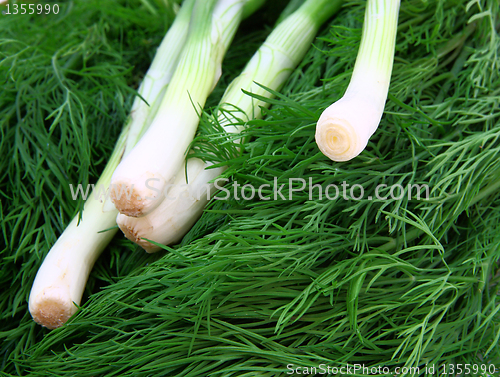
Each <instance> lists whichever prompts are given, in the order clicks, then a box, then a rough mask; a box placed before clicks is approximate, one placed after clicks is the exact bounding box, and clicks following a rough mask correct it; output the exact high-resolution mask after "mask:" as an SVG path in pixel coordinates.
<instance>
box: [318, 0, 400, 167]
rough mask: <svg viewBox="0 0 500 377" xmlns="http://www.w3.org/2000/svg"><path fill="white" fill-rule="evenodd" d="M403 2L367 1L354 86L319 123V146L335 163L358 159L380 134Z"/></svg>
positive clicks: (352, 80) (350, 86) (331, 107)
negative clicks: (401, 3) (372, 137)
mask: <svg viewBox="0 0 500 377" xmlns="http://www.w3.org/2000/svg"><path fill="white" fill-rule="evenodd" d="M399 5H400V0H368V2H367V5H366V12H365V21H364V24H363V34H362V36H361V45H360V47H359V52H358V57H357V59H356V64H355V66H354V71H353V73H352V78H351V82H350V83H349V86H348V87H347V90H346V92H345V94H344V96H343V97H342V98H341V99H340V100H338V101H337V102H335V103H333V104H332V105H331V106H329V107H328V108H327V109H326V110H325V111H323V113H322V114H321V117H320V118H319V120H318V123H317V126H316V143H317V144H318V148H319V149H320V150H321V152H323V154H324V155H325V156H327V157H329V158H330V159H331V160H333V161H339V162H340V161H348V160H351V159H353V158H354V157H356V156H357V155H359V154H360V153H361V152H362V151H363V150H364V149H365V147H366V145H367V144H368V140H369V139H370V137H371V136H372V135H373V133H374V132H375V131H376V130H377V128H378V125H379V123H380V119H381V118H382V114H383V112H384V105H385V101H386V99H387V93H388V91H389V83H390V79H391V72H392V64H393V60H394V46H395V43H396V30H397V24H398V13H399Z"/></svg>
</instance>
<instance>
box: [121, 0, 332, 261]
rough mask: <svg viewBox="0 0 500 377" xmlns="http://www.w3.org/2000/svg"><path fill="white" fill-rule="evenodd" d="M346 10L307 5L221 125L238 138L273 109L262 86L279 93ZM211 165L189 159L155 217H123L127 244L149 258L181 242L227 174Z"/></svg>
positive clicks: (325, 1)
mask: <svg viewBox="0 0 500 377" xmlns="http://www.w3.org/2000/svg"><path fill="white" fill-rule="evenodd" d="M341 4H342V1H341V0H336V1H331V0H320V1H318V0H308V1H306V2H305V3H304V4H303V5H302V6H301V7H300V8H299V9H298V10H296V11H295V12H294V13H292V14H291V15H290V16H289V17H287V18H286V19H285V20H284V21H283V22H281V23H280V24H279V25H278V26H277V27H276V28H275V29H274V30H273V32H272V33H271V34H270V35H269V37H268V38H267V39H266V41H265V42H264V44H263V45H262V46H261V47H260V48H259V50H258V51H257V52H256V53H255V55H254V56H253V57H252V59H251V60H250V61H249V63H248V64H247V65H246V67H245V68H244V70H243V72H242V73H241V74H240V75H239V76H238V77H237V78H236V79H235V80H234V81H233V82H232V83H231V84H230V85H229V87H228V88H227V90H226V92H225V93H224V96H223V98H222V99H221V101H220V105H219V109H220V113H219V115H218V120H217V123H218V124H220V125H223V126H224V128H225V130H226V131H227V132H230V133H238V132H240V131H241V130H242V128H243V126H234V124H238V123H240V124H241V121H242V120H243V122H246V121H248V120H251V119H257V118H260V117H261V115H262V108H266V107H268V106H269V103H268V102H264V100H263V99H266V98H272V97H273V95H272V92H270V91H268V90H266V89H264V88H263V87H262V85H264V86H266V87H268V88H269V89H271V90H274V91H276V90H279V89H280V88H281V87H282V85H283V84H284V83H285V81H286V80H287V79H288V77H289V75H290V74H291V72H292V71H293V69H294V68H295V67H296V66H297V64H299V62H300V61H301V60H302V58H303V56H304V55H305V53H306V52H307V50H308V49H309V48H310V46H311V42H312V41H313V39H314V37H315V36H316V33H317V32H318V30H319V28H320V26H321V25H322V24H323V23H324V22H325V21H326V20H327V19H328V18H330V17H331V16H332V15H333V14H334V13H335V12H336V11H338V9H339V8H340V6H341ZM257 83H259V84H260V85H259V84H257ZM243 90H245V91H247V92H251V93H252V94H253V95H256V96H259V97H260V98H261V99H257V98H255V97H254V96H250V95H248V94H246V93H245V92H244V91H243ZM186 165H187V166H186ZM211 165H212V164H210V163H204V162H203V161H201V160H199V159H197V158H190V159H189V160H188V161H187V163H185V164H184V165H183V166H182V167H181V168H180V169H179V171H178V172H177V177H176V180H175V181H174V183H173V188H172V189H171V190H169V192H168V196H167V197H166V198H165V199H164V200H163V201H162V202H161V204H160V205H159V206H158V207H157V208H156V209H155V210H154V211H152V212H151V213H149V214H148V215H147V216H143V217H139V218H134V217H129V216H126V215H124V214H119V215H118V217H117V220H116V222H117V223H118V226H119V227H120V229H121V230H122V231H123V232H124V234H125V235H126V236H127V238H129V239H130V240H132V241H134V242H136V243H137V244H139V245H140V246H141V247H143V248H144V249H145V250H146V251H147V252H155V251H158V250H160V247H159V246H157V245H154V244H152V243H150V242H148V241H147V240H152V241H155V242H156V243H160V244H165V245H168V244H172V243H174V242H177V241H179V240H180V239H181V238H182V237H183V236H184V234H185V233H186V232H187V231H188V230H189V229H190V228H191V226H192V225H193V224H194V222H195V221H196V220H197V219H198V218H199V217H200V215H201V213H202V212H203V209H204V207H205V205H206V204H207V202H208V200H209V199H210V197H211V195H212V194H213V193H214V192H215V188H216V186H215V183H213V182H212V181H214V180H215V179H216V178H217V177H218V176H219V175H220V174H221V173H222V172H223V171H224V170H225V168H223V167H219V168H210V167H211ZM186 172H187V175H186ZM220 184H221V182H219V185H220ZM219 187H220V186H219Z"/></svg>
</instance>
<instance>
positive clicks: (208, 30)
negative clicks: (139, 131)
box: [111, 0, 245, 217]
mask: <svg viewBox="0 0 500 377" xmlns="http://www.w3.org/2000/svg"><path fill="white" fill-rule="evenodd" d="M244 4H245V0H219V1H216V0H197V1H196V4H195V6H194V9H193V16H192V19H191V25H190V31H189V36H188V39H187V41H186V46H185V48H184V51H183V53H182V56H181V60H180V62H179V65H178V66H177V69H176V71H175V73H174V75H173V77H172V81H171V83H170V85H169V87H168V89H167V92H166V93H165V96H164V98H163V100H162V102H161V104H160V105H159V109H158V112H157V114H156V117H155V118H154V120H153V122H152V124H151V126H150V127H149V129H148V131H147V132H146V133H145V134H144V136H143V137H142V138H141V140H140V141H139V142H138V143H137V145H136V147H135V148H134V149H133V150H132V151H131V153H130V154H129V155H128V156H126V157H125V158H124V159H123V160H122V162H121V163H120V164H119V165H118V167H117V168H116V170H115V172H114V174H113V177H112V180H111V181H112V185H113V187H117V188H119V190H120V192H126V193H127V194H126V195H120V196H119V197H118V196H117V195H116V192H113V191H112V192H111V199H112V200H113V203H114V204H115V206H116V208H117V209H118V210H119V211H120V213H123V214H126V215H128V216H134V217H139V216H143V215H146V214H147V213H149V212H151V211H152V210H153V209H154V208H155V207H156V206H158V205H159V203H160V202H161V201H162V199H163V195H164V190H165V188H166V185H167V184H168V183H171V182H172V181H173V180H174V179H175V176H176V174H177V171H178V170H179V168H180V167H181V166H182V162H183V160H184V157H185V152H186V149H187V148H188V146H189V144H190V143H191V141H192V140H193V137H194V134H195V131H196V128H197V125H198V121H199V111H200V109H202V108H203V106H204V105H205V101H206V99H207V97H208V95H209V94H210V93H211V91H212V90H213V88H214V87H215V85H216V83H217V81H218V79H219V77H220V74H221V65H222V59H223V57H224V54H225V53H226V50H227V48H228V47H229V44H230V42H231V40H232V38H233V36H234V34H235V31H236V28H237V26H238V25H239V22H240V20H241V18H242V15H243V6H244Z"/></svg>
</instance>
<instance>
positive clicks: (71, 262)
mask: <svg viewBox="0 0 500 377" xmlns="http://www.w3.org/2000/svg"><path fill="white" fill-rule="evenodd" d="M193 4H194V0H186V1H185V2H184V5H183V6H182V8H181V9H180V11H179V13H178V15H177V17H176V18H175V21H174V23H173V24H172V26H171V27H170V29H169V31H168V33H167V34H166V36H165V38H164V39H163V41H162V43H161V45H160V47H159V48H158V51H157V54H156V55H155V58H154V59H153V62H152V63H151V67H150V69H149V70H148V72H147V73H146V76H145V77H144V80H143V82H142V83H141V86H140V88H139V94H140V97H142V98H143V99H145V100H146V101H147V102H148V103H149V104H153V106H151V107H150V106H149V105H148V104H146V103H145V102H144V100H143V99H141V98H140V97H139V96H138V97H136V98H135V100H134V103H133V106H132V111H131V113H130V117H129V119H128V121H127V123H126V124H125V126H124V128H123V130H122V132H121V134H120V137H119V139H118V141H117V143H116V146H115V148H114V151H113V153H112V155H111V157H110V159H109V161H108V163H107V164H106V168H105V169H104V171H103V173H102V175H101V177H100V178H99V180H98V181H97V183H96V184H95V187H96V188H97V190H94V191H93V192H92V193H91V194H90V197H89V199H88V200H87V201H86V203H85V205H84V208H83V211H82V212H81V214H80V215H77V216H75V217H74V218H73V220H72V221H71V223H70V224H69V225H68V227H67V228H66V229H65V230H64V232H63V233H62V235H61V236H60V237H59V239H58V240H57V242H56V243H55V244H54V246H52V248H51V249H50V251H49V253H48V254H47V256H46V257H45V259H44V261H43V263H42V265H41V267H40V269H39V270H38V272H37V275H36V278H35V281H34V283H33V287H32V288H31V293H30V297H29V311H30V313H31V315H32V316H33V319H34V320H35V321H36V322H38V323H39V324H41V325H43V326H45V327H48V328H50V329H53V328H56V327H59V326H61V325H63V324H64V323H65V322H66V321H67V320H68V318H69V317H71V315H73V314H74V313H75V312H76V310H77V306H76V305H75V304H77V305H79V304H80V301H81V299H82V295H83V290H84V288H85V284H86V282H87V279H88V276H89V273H90V271H91V269H92V266H93V265H94V263H95V261H96V259H97V258H98V257H99V255H100V254H101V253H102V251H103V250H104V248H105V247H106V245H107V244H108V243H109V242H110V241H111V239H112V238H113V236H114V234H115V233H116V230H117V229H116V228H114V229H110V228H113V227H114V226H115V225H116V220H115V219H116V216H117V214H118V211H116V210H115V209H113V210H112V211H107V210H105V208H104V206H105V204H103V203H104V199H103V198H98V197H95V196H99V194H100V193H101V191H100V190H101V189H104V188H106V189H107V188H108V187H109V185H110V182H111V176H112V174H113V171H114V170H115V169H116V167H117V166H118V164H119V162H120V160H121V158H122V156H123V155H126V154H127V153H129V151H130V150H131V149H132V148H133V146H134V145H135V143H136V142H137V140H138V138H139V137H140V135H141V134H142V133H144V131H145V130H146V129H147V127H148V126H149V124H150V121H151V116H150V114H151V113H152V112H154V104H155V103H158V102H160V101H161V98H162V96H163V94H164V93H165V88H166V87H167V86H168V83H169V81H170V78H171V76H172V72H173V71H174V69H175V67H176V66H177V63H178V61H179V56H180V53H181V50H182V47H183V46H184V41H185V40H186V37H187V30H188V25H189V17H190V14H191V10H192V7H193ZM96 191H97V193H96ZM94 195H95V196H94ZM80 216H81V217H80ZM104 230H107V231H105V232H103V231H104ZM74 303H75V304H74Z"/></svg>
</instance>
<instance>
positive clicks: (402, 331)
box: [0, 0, 500, 376]
mask: <svg viewBox="0 0 500 377" xmlns="http://www.w3.org/2000/svg"><path fill="white" fill-rule="evenodd" d="M285 3H286V1H280V2H273V1H271V0H268V4H267V5H266V6H265V7H264V8H263V9H261V10H260V11H259V12H258V13H257V14H255V15H254V16H252V17H251V18H250V19H249V20H247V21H245V22H244V24H243V25H242V30H241V31H240V32H239V33H238V34H237V36H236V38H235V43H234V44H233V46H232V47H231V48H230V50H229V52H228V55H227V58H226V61H225V63H224V72H225V73H224V75H223V77H222V79H221V82H220V84H219V85H218V87H217V88H216V90H215V92H214V94H213V95H212V96H211V98H210V99H209V102H208V104H209V106H213V105H215V104H216V103H217V101H218V99H219V98H220V96H221V95H222V92H223V90H224V87H225V86H226V85H227V84H228V83H229V82H230V80H231V78H232V77H234V76H235V75H237V74H238V71H239V70H241V69H242V68H243V66H244V64H245V62H246V60H248V58H249V57H250V56H251V55H252V54H253V52H254V51H255V50H256V48H257V47H258V46H259V44H260V43H261V42H262V41H263V40H264V38H265V36H266V35H267V34H268V33H269V31H270V29H271V26H272V25H273V23H274V22H275V21H276V19H277V18H278V16H279V13H280V11H281V9H282V8H283V6H284V5H285ZM364 5H365V2H364V1H361V0H353V1H346V2H345V5H344V8H343V9H342V10H341V12H340V13H339V15H338V16H337V17H335V18H334V19H332V21H331V23H330V25H328V26H325V28H324V29H323V30H322V31H321V33H320V35H319V37H318V38H317V39H316V41H315V42H314V47H312V48H311V50H310V51H309V53H308V54H307V56H306V58H305V59H304V61H303V63H302V64H301V65H300V67H299V68H298V69H297V70H296V71H295V72H294V73H293V74H292V76H291V77H290V79H289V80H288V82H287V84H286V86H285V88H284V89H283V90H282V91H281V93H282V95H281V96H280V97H279V98H278V99H276V100H273V101H271V103H272V107H271V109H270V110H269V111H267V112H266V113H265V118H264V120H258V121H252V122H250V124H249V125H248V128H247V129H246V131H245V136H246V140H247V141H246V143H245V145H244V150H243V151H242V153H241V154H239V155H234V154H232V153H231V152H232V151H234V148H232V144H231V140H229V139H228V138H227V137H226V136H225V135H223V134H221V133H220V132H218V130H217V127H213V126H211V125H210V124H209V122H206V120H207V119H208V117H207V116H205V117H204V120H205V121H204V122H202V126H201V127H200V132H199V137H198V139H197V141H196V143H195V144H194V148H193V151H194V154H195V155H198V156H200V157H203V158H206V159H211V160H213V161H219V162H221V163H222V162H223V163H224V164H229V166H230V168H229V169H228V170H227V171H226V172H225V173H224V176H225V177H227V178H229V179H231V180H233V181H234V180H236V181H238V183H240V184H245V183H251V184H253V185H254V186H260V185H261V184H264V183H271V184H272V183H273V179H274V177H278V183H279V184H284V183H287V182H288V179H289V178H293V177H302V178H304V179H306V181H307V180H308V179H309V178H310V179H311V180H312V182H313V183H314V184H320V185H322V186H323V187H326V186H327V185H328V184H331V183H335V184H337V185H339V184H340V183H341V182H343V181H346V182H348V183H349V184H350V185H351V186H352V185H354V184H361V185H363V187H364V188H365V192H366V194H365V197H367V195H373V193H374V190H375V187H376V186H377V185H378V184H387V185H392V184H398V183H399V184H402V185H404V186H406V185H407V184H409V183H412V184H413V183H417V184H428V185H429V187H430V188H431V191H430V199H429V200H427V201H424V200H415V199H413V200H408V197H407V196H406V195H405V197H404V198H402V199H400V200H388V201H379V200H368V199H364V200H360V201H356V200H348V201H345V200H343V199H341V198H339V199H337V200H334V201H332V200H327V199H325V198H324V197H323V198H322V199H319V197H314V198H312V200H310V199H309V198H308V193H307V191H304V192H303V193H294V195H293V198H292V200H278V201H258V200H250V201H245V200H242V199H236V198H234V197H231V198H230V199H229V200H227V201H213V202H212V203H211V204H210V206H209V208H208V209H207V211H206V212H205V213H204V214H203V216H202V218H201V219H200V220H199V221H198V222H197V223H196V225H195V226H194V227H193V229H192V230H191V231H190V232H189V233H188V234H187V235H186V236H185V237H184V239H183V241H182V242H181V244H180V245H176V246H174V247H172V248H168V250H167V251H164V252H161V253H158V254H155V255H146V254H145V253H144V252H143V251H142V249H139V248H137V247H135V246H134V245H133V244H131V242H129V241H127V240H126V239H124V238H123V237H122V236H121V235H119V236H117V237H115V239H114V240H113V242H112V243H111V245H110V246H109V247H108V248H107V250H106V251H105V252H104V253H103V255H102V256H101V258H100V259H99V260H98V262H97V263H96V265H95V267H94V269H93V271H92V273H91V276H90V279H89V282H88V284H87V287H86V291H85V294H84V301H83V302H82V308H81V310H80V311H79V312H78V313H77V315H75V316H74V317H73V318H72V319H71V320H70V322H69V323H67V324H66V325H65V326H63V327H62V328H59V329H57V330H53V331H49V330H47V329H44V328H42V327H40V326H39V325H37V324H35V323H34V322H33V321H32V319H31V316H30V315H29V312H28V307H27V299H28V296H29V292H30V289H31V284H32V283H33V280H34V277H35V275H36V271H37V269H38V267H39V266H40V264H41V262H42V260H43V258H44V256H45V255H46V253H47V252H48V251H49V249H50V247H51V246H52V245H53V244H54V242H55V241H56V239H57V237H58V235H59V234H60V233H61V232H62V231H63V229H64V228H65V226H66V225H67V224H68V223H69V221H70V220H71V218H72V217H73V216H74V215H75V214H77V213H78V211H79V209H80V208H81V206H82V204H83V203H82V202H78V201H73V200H72V198H71V192H70V190H69V186H68V185H69V183H72V184H78V183H82V184H84V185H86V184H87V183H94V182H95V181H96V180H97V177H98V176H99V174H100V172H101V171H102V169H103V167H104V165H105V163H106V160H107V158H108V157H109V155H110V153H111V151H112V149H113V147H114V142H115V140H116V137H117V136H118V133H119V131H120V129H121V127H122V125H123V123H124V121H125V119H126V116H127V113H128V111H129V109H130V106H131V103H132V99H133V96H134V93H135V91H134V90H135V89H136V88H137V85H138V83H139V82H140V80H141V77H142V76H143V74H144V72H145V71H146V70H147V68H148V66H149V63H150V61H151V59H152V57H153V55H154V52H155V47H156V46H157V45H158V44H159V42H160V40H161V38H162V37H163V35H164V33H165V31H166V30H167V28H168V26H169V24H170V23H171V21H172V19H173V16H174V12H173V4H171V3H169V2H168V1H167V2H166V1H160V0H142V1H139V0H126V1H125V0H120V1H116V2H115V1H96V0H86V1H83V0H79V1H69V2H64V3H60V9H61V11H60V13H59V14H58V15H47V16H40V15H33V16H27V15H17V16H13V15H12V16H7V15H1V16H0V17H1V18H0V83H1V90H0V137H1V141H0V156H1V160H0V165H1V166H0V206H1V207H0V216H1V219H0V220H1V233H2V235H1V237H0V252H1V262H0V263H1V265H0V284H1V288H0V339H1V345H0V352H1V354H0V371H1V374H2V375H4V376H17V375H33V376H36V375H44V376H46V375H61V376H62V375H73V376H113V375H117V376H122V375H130V376H152V375H155V376H160V375H165V376H174V375H175V376H278V375H285V374H286V372H287V369H286V365H287V364H294V365H295V366H304V367H305V366H318V365H319V364H320V363H325V364H328V365H330V366H340V365H341V364H342V363H346V362H349V363H351V364H353V363H361V364H365V365H366V366H368V365H370V366H379V365H382V366H389V367H391V366H403V365H405V366H414V367H416V366H419V367H423V366H424V365H425V364H433V363H436V364H443V363H454V364H456V363H476V364H477V363H486V364H494V365H497V366H500V349H499V346H498V343H499V340H500V296H499V295H498V294H499V285H498V283H499V279H500V274H499V256H500V58H499V52H500V37H499V30H500V4H499V2H498V0H472V1H470V2H468V1H459V0H446V1H445V0H403V1H402V4H401V12H400V19H399V29H398V37H397V45H396V58H395V63H394V71H393V75H392V82H391V87H390V93H389V99H388V101H387V105H386V108H385V114H384V117H383V119H382V122H381V125H380V127H379V130H378V131H377V132H376V134H375V135H374V137H373V138H372V139H371V141H370V143H369V144H368V147H367V149H366V151H364V152H363V153H362V155H361V156H359V157H358V158H356V159H354V160H352V161H350V162H346V163H333V162H331V161H330V160H328V159H327V158H326V157H324V156H323V155H322V154H321V153H320V152H319V150H318V148H317V146H316V144H315V142H314V130H315V122H316V120H317V119H318V117H319V115H320V113H321V111H322V110H323V109H324V108H325V107H326V106H328V105H329V104H330V103H332V102H333V101H335V100H337V99H338V98H340V97H341V95H342V94H343V92H344V90H345V88H346V86H347V84H348V81H349V78H350V75H351V73H352V67H353V65H354V61H355V58H356V52H357V46H358V43H359V40H360V36H361V27H362V20H363V15H364ZM2 9H5V8H2ZM263 24H264V25H265V27H264V26H262V25H263ZM255 25H261V26H262V27H261V28H259V27H256V26H255ZM360 111H362V109H360ZM211 142H217V143H218V145H225V146H227V148H224V149H222V150H219V151H214V150H213V149H212V148H211V147H210V146H211V145H213V143H211ZM228 155H229V156H231V157H230V160H229V161H228V162H227V161H226V159H227V156H228ZM370 189H372V190H373V193H370V192H369V190H370ZM387 191H388V190H387ZM282 193H283V194H284V195H285V197H288V186H287V185H286V186H285V188H284V189H283V190H282ZM380 193H381V194H382V195H386V194H388V192H386V191H384V190H381V192H380ZM265 194H266V195H269V196H272V191H271V190H269V191H267V192H265ZM421 375H423V373H421Z"/></svg>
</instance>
